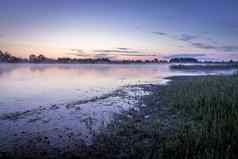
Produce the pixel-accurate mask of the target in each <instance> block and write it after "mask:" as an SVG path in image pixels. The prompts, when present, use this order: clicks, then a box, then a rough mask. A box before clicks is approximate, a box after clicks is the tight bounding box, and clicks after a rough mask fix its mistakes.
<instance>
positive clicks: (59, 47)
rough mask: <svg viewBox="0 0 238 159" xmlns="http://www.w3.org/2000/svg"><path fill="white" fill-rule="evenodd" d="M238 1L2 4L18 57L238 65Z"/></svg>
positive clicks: (8, 38)
mask: <svg viewBox="0 0 238 159" xmlns="http://www.w3.org/2000/svg"><path fill="white" fill-rule="evenodd" d="M237 9H238V0H39V1H33V0H1V1H0V49H1V50H3V51H9V52H11V53H12V54H14V55H16V56H21V57H27V56H28V55H29V54H32V53H34V54H44V55H46V56H48V57H53V58H54V57H59V56H60V57H62V56H67V57H80V58H87V57H96V58H98V57H108V58H111V59H122V58H123V59H125V58H126V59H141V58H142V59H150V58H155V57H158V58H169V57H177V56H186V57H197V58H200V59H225V60H227V59H236V60H238V11H237Z"/></svg>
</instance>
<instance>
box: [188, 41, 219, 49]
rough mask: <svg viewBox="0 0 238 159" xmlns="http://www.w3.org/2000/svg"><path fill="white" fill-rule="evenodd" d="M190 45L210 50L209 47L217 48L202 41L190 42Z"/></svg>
mask: <svg viewBox="0 0 238 159" xmlns="http://www.w3.org/2000/svg"><path fill="white" fill-rule="evenodd" d="M191 45H192V46H194V47H196V48H200V49H206V50H210V49H214V50H218V47H216V46H213V45H210V44H207V43H202V42H191Z"/></svg>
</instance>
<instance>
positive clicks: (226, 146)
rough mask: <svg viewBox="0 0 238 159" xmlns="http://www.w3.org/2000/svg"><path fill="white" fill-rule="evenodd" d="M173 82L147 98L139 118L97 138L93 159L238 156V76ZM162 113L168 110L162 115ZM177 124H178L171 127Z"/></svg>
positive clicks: (126, 120) (122, 122)
mask: <svg viewBox="0 0 238 159" xmlns="http://www.w3.org/2000/svg"><path fill="white" fill-rule="evenodd" d="M172 80H173V81H172V82H171V83H170V84H169V85H167V86H162V87H160V88H159V89H158V88H155V89H154V90H153V93H152V94H151V95H149V96H146V97H145V98H144V103H145V104H146V105H147V107H146V108H145V109H144V110H143V109H142V110H141V111H142V112H141V114H140V115H138V113H135V114H134V115H133V113H132V116H131V117H130V118H128V117H124V118H123V117H122V119H121V120H120V122H118V123H114V124H112V125H111V127H110V128H109V131H110V133H108V134H104V135H101V136H99V137H97V140H96V144H95V145H94V149H93V151H92V152H93V153H92V154H91V156H95V155H96V157H97V158H145V159H152V158H163V159H172V158H178V159H206V158H207V159H220V158H221V159H233V158H234V159H235V158H238V76H237V75H234V76H207V77H175V78H172ZM163 108H167V109H163ZM149 109H152V110H153V111H152V112H150V113H151V118H149V119H144V118H143V117H142V116H143V115H145V114H146V113H148V111H149ZM161 111H166V112H164V113H162V114H161ZM136 114H137V115H136ZM161 115H162V117H161ZM171 115H176V121H174V120H172V122H167V123H166V121H170V120H171V119H170V117H172V116H171ZM138 116H141V117H138ZM166 118H167V120H166ZM174 123H176V126H174V125H172V126H171V124H174ZM171 129H175V131H170V130H171Z"/></svg>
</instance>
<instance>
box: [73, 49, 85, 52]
mask: <svg viewBox="0 0 238 159" xmlns="http://www.w3.org/2000/svg"><path fill="white" fill-rule="evenodd" d="M70 51H73V52H77V53H85V52H84V50H82V49H71V50H70Z"/></svg>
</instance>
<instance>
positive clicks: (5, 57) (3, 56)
mask: <svg viewBox="0 0 238 159" xmlns="http://www.w3.org/2000/svg"><path fill="white" fill-rule="evenodd" d="M0 62H4V63H24V62H25V63H65V64H71V63H72V64H73V63H92V64H97V63H106V64H110V63H112V64H130V63H167V62H168V61H166V60H158V59H157V58H155V59H153V60H110V59H108V58H96V59H94V58H84V59H80V58H69V57H59V58H57V59H52V58H48V57H46V56H44V55H42V54H40V55H34V54H31V55H30V56H29V58H28V59H24V58H19V57H15V56H13V55H11V54H10V53H8V52H5V53H4V52H2V51H1V50H0Z"/></svg>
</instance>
